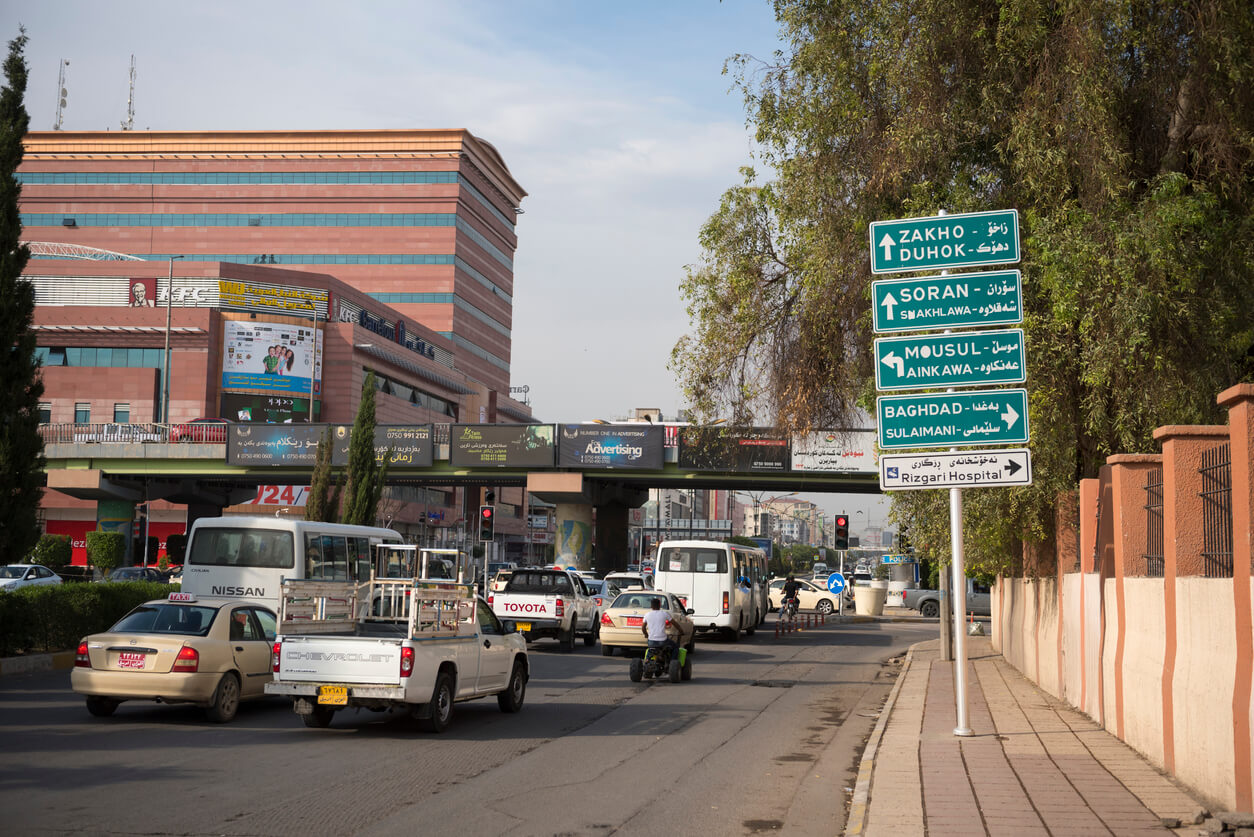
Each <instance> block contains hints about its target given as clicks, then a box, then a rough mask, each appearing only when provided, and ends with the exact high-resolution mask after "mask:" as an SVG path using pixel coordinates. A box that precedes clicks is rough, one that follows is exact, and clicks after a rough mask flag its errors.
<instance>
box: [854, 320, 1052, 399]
mask: <svg viewBox="0 0 1254 837" xmlns="http://www.w3.org/2000/svg"><path fill="white" fill-rule="evenodd" d="M1027 379H1028V371H1027V363H1026V362H1025V360H1024V349H1023V329H1021V328H1008V329H1000V330H998V331H958V332H954V333H953V334H913V335H910V336H908V337H881V338H879V339H878V340H876V341H875V388H876V389H879V390H895V389H930V388H936V387H963V386H988V385H989V384H1021V383H1023V382H1024V381H1026V380H1027Z"/></svg>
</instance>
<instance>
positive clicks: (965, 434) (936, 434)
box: [875, 389, 1028, 450]
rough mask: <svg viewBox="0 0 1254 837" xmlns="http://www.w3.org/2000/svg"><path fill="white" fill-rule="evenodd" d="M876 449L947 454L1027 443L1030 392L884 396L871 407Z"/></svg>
mask: <svg viewBox="0 0 1254 837" xmlns="http://www.w3.org/2000/svg"><path fill="white" fill-rule="evenodd" d="M875 412H876V418H877V419H878V423H879V437H880V438H879V442H880V447H881V448H884V449H886V450H888V449H901V448H950V447H973V446H975V445H1012V444H1025V443H1026V442H1027V441H1028V391H1027V390H1026V389H991V390H972V391H968V392H945V393H932V394H924V395H885V396H881V397H880V398H877V399H876V401H875Z"/></svg>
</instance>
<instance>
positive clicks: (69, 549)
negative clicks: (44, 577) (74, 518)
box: [30, 535, 74, 572]
mask: <svg viewBox="0 0 1254 837" xmlns="http://www.w3.org/2000/svg"><path fill="white" fill-rule="evenodd" d="M73 558H74V547H73V546H71V545H70V536H69V535H42V536H41V537H40V538H39V541H38V542H37V543H36V544H35V548H34V549H32V550H31V553H30V560H31V561H33V562H34V563H36V564H43V565H44V566H45V567H47V568H48V569H50V570H52V571H53V572H56V571H58V570H60V569H61V568H62V567H64V566H66V565H68V564H69V563H70V561H71V560H73Z"/></svg>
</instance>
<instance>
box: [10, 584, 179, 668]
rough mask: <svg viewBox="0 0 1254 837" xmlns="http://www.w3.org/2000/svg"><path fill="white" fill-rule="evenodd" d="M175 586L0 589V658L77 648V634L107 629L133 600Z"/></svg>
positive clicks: (157, 596)
mask: <svg viewBox="0 0 1254 837" xmlns="http://www.w3.org/2000/svg"><path fill="white" fill-rule="evenodd" d="M178 589H179V587H178V585H170V584H159V583H157V582H153V581H124V582H117V583H112V584H53V585H46V586H34V587H21V588H18V589H17V590H14V591H13V592H4V593H0V657H10V656H13V655H14V654H19V653H42V652H46V651H64V650H66V649H73V648H76V647H78V641H79V640H80V639H82V638H83V637H85V636H87V635H88V634H98V633H100V632H102V631H107V630H108V629H109V628H111V627H112V626H113V623H114V622H117V621H118V620H119V619H121V618H122V617H123V616H125V615H126V614H127V613H129V612H130V610H131V609H132V608H134V607H135V606H136V605H139V604H143V603H144V602H146V601H149V600H150V599H161V598H165V597H166V596H168V595H169V594H170V592H171V591H174V590H178Z"/></svg>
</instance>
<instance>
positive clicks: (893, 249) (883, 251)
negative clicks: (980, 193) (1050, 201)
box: [871, 209, 1019, 273]
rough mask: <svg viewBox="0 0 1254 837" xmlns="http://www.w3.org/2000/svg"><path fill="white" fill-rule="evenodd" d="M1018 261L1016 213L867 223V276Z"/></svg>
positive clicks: (1017, 220) (974, 213)
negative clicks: (869, 237) (868, 266)
mask: <svg viewBox="0 0 1254 837" xmlns="http://www.w3.org/2000/svg"><path fill="white" fill-rule="evenodd" d="M1018 261H1019V211H1018V210H1016V209H999V210H996V211H994V212H968V213H966V214H963V215H929V216H926V217H923V218H902V219H900V220H897V221H873V222H871V272H872V273H901V272H902V271H906V270H941V269H944V268H951V267H973V266H975V265H982V264H1014V263H1016V262H1018Z"/></svg>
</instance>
